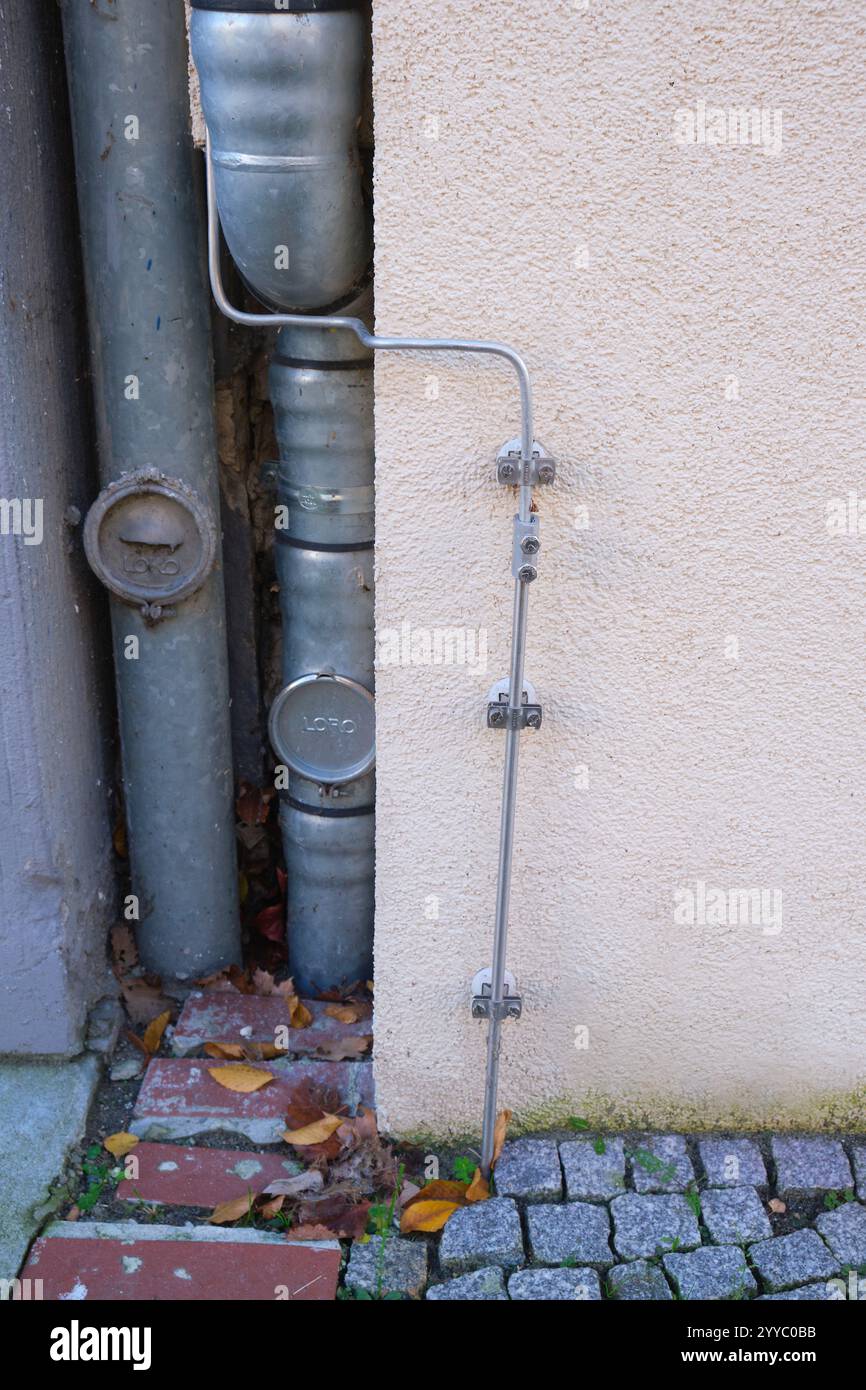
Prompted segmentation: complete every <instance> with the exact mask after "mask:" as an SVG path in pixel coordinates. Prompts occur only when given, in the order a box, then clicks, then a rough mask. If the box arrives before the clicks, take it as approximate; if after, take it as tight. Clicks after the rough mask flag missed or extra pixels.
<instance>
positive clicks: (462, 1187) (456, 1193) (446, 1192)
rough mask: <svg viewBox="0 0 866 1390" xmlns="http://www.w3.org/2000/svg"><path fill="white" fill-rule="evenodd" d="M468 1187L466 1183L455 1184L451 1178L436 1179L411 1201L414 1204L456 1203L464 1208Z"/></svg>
mask: <svg viewBox="0 0 866 1390" xmlns="http://www.w3.org/2000/svg"><path fill="white" fill-rule="evenodd" d="M468 1187H469V1184H468V1183H466V1182H454V1181H451V1179H449V1178H434V1179H433V1181H432V1182H428V1183H427V1185H426V1186H425V1187H422V1188H421V1190H420V1192H419V1193H418V1195H417V1196H416V1197H413V1198H412V1199H411V1201H412V1202H413V1203H414V1202H456V1203H457V1204H458V1206H462V1205H463V1204H464V1203H465V1201H466V1190H467V1188H468ZM405 1205H406V1206H408V1205H409V1203H408V1202H406V1203H405Z"/></svg>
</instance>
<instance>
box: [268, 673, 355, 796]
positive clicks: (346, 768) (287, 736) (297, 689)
mask: <svg viewBox="0 0 866 1390" xmlns="http://www.w3.org/2000/svg"><path fill="white" fill-rule="evenodd" d="M268 732H269V733H270V738H271V744H272V746H273V749H274V752H275V753H276V755H277V757H278V758H279V759H280V761H281V762H283V763H285V765H286V767H288V768H289V769H290V770H291V771H292V772H295V773H297V774H298V776H300V777H306V778H308V779H309V780H310V781H311V782H321V783H324V784H326V785H332V784H340V783H343V782H354V781H355V780H356V778H358V777H363V776H364V775H365V773H367V772H369V771H370V770H371V768H372V767H373V765H374V763H375V761H376V717H375V712H374V705H373V696H372V695H371V694H370V692H369V690H367V689H366V687H365V686H363V685H359V683H358V682H357V681H353V680H350V679H349V677H348V676H334V675H319V674H316V673H314V674H312V675H309V676H301V677H300V678H299V679H298V680H296V681H292V682H291V684H290V685H287V686H285V687H284V689H283V690H281V691H280V693H279V695H278V696H277V698H276V699H275V700H274V703H273V704H272V705H271V715H270V719H269V721H268Z"/></svg>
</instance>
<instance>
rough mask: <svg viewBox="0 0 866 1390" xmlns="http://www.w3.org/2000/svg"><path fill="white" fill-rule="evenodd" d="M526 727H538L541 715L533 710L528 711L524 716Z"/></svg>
mask: <svg viewBox="0 0 866 1390" xmlns="http://www.w3.org/2000/svg"><path fill="white" fill-rule="evenodd" d="M526 727H527V729H540V728H541V715H540V714H536V713H535V711H534V710H533V711H530V713H529V714H527V716H526Z"/></svg>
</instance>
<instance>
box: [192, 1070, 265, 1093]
mask: <svg viewBox="0 0 866 1390" xmlns="http://www.w3.org/2000/svg"><path fill="white" fill-rule="evenodd" d="M208 1071H209V1073H210V1075H211V1076H212V1077H213V1079H214V1081H216V1082H218V1084H219V1085H220V1086H225V1088H226V1090H227V1091H240V1092H242V1093H243V1094H244V1095H249V1094H251V1093H252V1092H253V1091H260V1090H261V1088H262V1087H263V1086H267V1084H268V1082H269V1081H273V1079H274V1078H273V1077H272V1076H271V1073H270V1072H269V1071H259V1070H258V1068H257V1067H250V1066H248V1065H247V1063H246V1062H229V1064H228V1066H225V1067H208Z"/></svg>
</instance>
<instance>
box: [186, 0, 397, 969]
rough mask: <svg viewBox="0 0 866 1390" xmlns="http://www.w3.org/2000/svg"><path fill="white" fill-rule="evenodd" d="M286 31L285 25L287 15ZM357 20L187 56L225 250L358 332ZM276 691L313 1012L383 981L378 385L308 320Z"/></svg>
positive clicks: (294, 345)
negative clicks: (376, 962)
mask: <svg viewBox="0 0 866 1390" xmlns="http://www.w3.org/2000/svg"><path fill="white" fill-rule="evenodd" d="M277 10H278V11H279V13H277V12H276V11H277ZM358 10H359V6H358V4H357V3H355V0H292V3H291V4H286V5H280V6H275V5H274V3H273V0H237V2H236V0H193V12H192V22H191V26H190V36H191V41H192V51H193V57H194V59H195V64H196V67H197V69H198V72H199V76H200V79H201V96H202V106H203V109H204V114H205V117H206V120H207V125H208V130H209V132H210V137H211V140H212V142H213V144H214V155H213V159H214V163H215V165H216V178H217V182H218V187H219V197H220V208H221V212H222V216H223V226H224V228H225V233H226V238H227V240H228V242H229V245H230V247H231V251H232V254H233V256H234V259H235V262H236V264H237V266H238V268H239V270H240V272H241V274H242V276H243V278H244V280H245V281H246V283H247V285H248V286H249V288H250V289H251V290H252V291H253V293H254V294H255V295H257V296H258V298H259V300H260V301H261V302H262V303H263V304H266V305H268V306H270V307H273V308H278V309H291V310H294V311H296V312H298V313H299V314H301V315H303V314H304V313H310V312H312V311H329V310H331V309H333V308H336V307H340V308H342V307H345V308H346V310H347V312H351V313H352V314H354V315H357V316H359V317H361V318H364V319H365V320H366V321H368V322H369V321H370V320H371V317H372V296H371V294H370V292H369V291H366V292H365V291H364V290H363V281H364V277H365V275H366V274H367V271H368V263H369V259H370V238H369V225H368V219H367V217H366V215H365V209H364V202H363V196H362V190H361V161H360V157H359V153H358V146H357V125H358V119H359V116H360V112H361V75H362V70H363V63H364V52H365V46H366V42H367V28H366V23H365V21H364V19H363V17H362V15H361V14H360V13H359V12H358ZM269 381H270V392H271V401H272V404H273V408H274V421H275V426H276V434H277V442H278V444H279V452H280V463H279V482H278V494H277V503H278V506H277V511H276V515H275V523H276V529H275V541H276V544H275V558H276V569H277V576H278V579H279V583H280V611H281V617H282V627H283V680H284V686H283V689H282V690H281V691H280V692H279V694H278V695H277V697H276V699H275V700H274V703H273V705H272V707H271V711H270V719H269V732H270V738H271V744H272V746H273V749H274V752H275V754H276V757H277V762H278V772H277V787H278V789H279V793H280V829H281V832H282V838H283V850H284V854H285V859H286V874H287V890H286V899H287V916H288V952H289V969H290V971H291V973H292V976H293V978H294V981H295V985H296V987H297V988H298V989H299V990H300V991H301V992H302V993H304V994H314V993H317V992H318V991H319V990H321V989H326V988H330V987H333V986H335V985H341V984H350V983H352V982H354V981H356V980H361V979H367V978H368V977H369V976H370V975H371V973H372V967H373V898H374V883H373V871H374V811H375V777H374V772H373V766H374V761H375V718H374V713H373V667H374V652H375V648H374V627H373V600H374V593H373V530H374V502H373V367H372V353H371V352H370V350H369V348H366V347H364V346H363V344H361V343H359V342H358V339H357V335H356V334H355V333H354V332H352V331H351V330H345V329H342V330H340V329H335V330H334V331H333V332H331V333H322V331H321V329H320V327H318V326H313V327H310V328H307V327H306V326H305V322H304V319H303V318H302V317H301V318H299V320H298V322H297V323H295V324H294V325H289V326H287V327H286V328H284V329H283V331H282V332H281V333H280V335H279V338H278V340H277V347H276V350H275V352H274V353H273V354H272V357H271V365H270V373H269Z"/></svg>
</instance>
